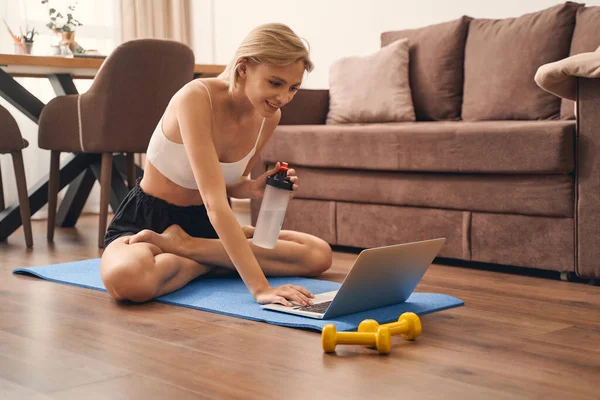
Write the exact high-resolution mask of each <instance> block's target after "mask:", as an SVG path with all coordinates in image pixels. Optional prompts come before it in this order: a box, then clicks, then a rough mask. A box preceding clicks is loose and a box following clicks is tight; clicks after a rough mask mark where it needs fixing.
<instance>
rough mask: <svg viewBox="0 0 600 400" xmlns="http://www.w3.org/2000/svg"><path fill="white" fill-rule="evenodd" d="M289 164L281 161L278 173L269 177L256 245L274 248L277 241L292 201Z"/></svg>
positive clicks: (255, 230) (255, 239) (256, 231)
mask: <svg viewBox="0 0 600 400" xmlns="http://www.w3.org/2000/svg"><path fill="white" fill-rule="evenodd" d="M287 171H288V164H287V163H285V162H282V163H281V169H280V170H279V172H278V173H277V174H274V175H270V176H268V177H267V186H266V187H265V195H264V197H263V200H262V204H261V206H260V211H259V212H258V220H257V221H256V227H255V229H254V236H253V237H252V243H253V244H254V245H256V246H260V247H264V248H266V249H272V248H273V247H275V244H276V243H277V238H278V237H279V232H280V231H281V225H283V218H284V217H285V211H286V210H287V206H288V203H289V201H290V193H291V191H292V190H293V189H292V186H293V183H292V182H291V181H290V179H289V178H288V176H287Z"/></svg>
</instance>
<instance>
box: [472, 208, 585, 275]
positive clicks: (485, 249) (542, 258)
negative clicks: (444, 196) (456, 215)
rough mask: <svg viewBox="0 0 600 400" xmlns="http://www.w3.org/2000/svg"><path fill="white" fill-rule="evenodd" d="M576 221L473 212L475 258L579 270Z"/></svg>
mask: <svg viewBox="0 0 600 400" xmlns="http://www.w3.org/2000/svg"><path fill="white" fill-rule="evenodd" d="M574 222H575V220H574V219H573V218H548V217H532V216H527V215H505V214H487V213H473V215H472V218H471V259H472V260H473V261H478V262H486V263H496V264H504V265H517V266H523V267H529V268H541V269H549V270H555V271H574V270H575V264H574V261H575V251H574V249H575V232H574V231H575V223H574Z"/></svg>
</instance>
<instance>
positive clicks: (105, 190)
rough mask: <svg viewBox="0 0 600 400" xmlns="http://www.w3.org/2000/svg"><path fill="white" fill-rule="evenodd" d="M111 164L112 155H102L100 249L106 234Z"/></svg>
mask: <svg viewBox="0 0 600 400" xmlns="http://www.w3.org/2000/svg"><path fill="white" fill-rule="evenodd" d="M112 163H113V156H112V153H102V168H101V170H100V221H99V223H98V247H100V248H102V247H104V234H105V233H106V219H107V218H108V202H109V200H110V182H111V176H112Z"/></svg>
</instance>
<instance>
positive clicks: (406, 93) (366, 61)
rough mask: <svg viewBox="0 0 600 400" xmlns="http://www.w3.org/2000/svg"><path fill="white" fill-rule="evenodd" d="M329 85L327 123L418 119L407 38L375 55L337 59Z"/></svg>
mask: <svg viewBox="0 0 600 400" xmlns="http://www.w3.org/2000/svg"><path fill="white" fill-rule="evenodd" d="M329 86H330V88H329V112H328V114H327V121H326V123H328V124H344V123H352V122H403V121H404V122H408V121H414V120H415V110H414V107H413V102H412V98H411V95H410V85H409V83H408V40H407V39H404V40H398V41H396V42H395V43H393V44H392V45H390V46H387V47H385V48H383V49H380V50H379V51H377V52H376V53H375V54H371V55H368V56H352V57H344V58H341V59H339V60H336V61H335V62H334V63H333V64H332V65H331V68H330V69H329Z"/></svg>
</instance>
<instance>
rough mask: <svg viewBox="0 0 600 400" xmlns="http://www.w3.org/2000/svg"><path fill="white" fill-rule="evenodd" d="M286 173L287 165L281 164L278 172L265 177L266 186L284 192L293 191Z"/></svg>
mask: <svg viewBox="0 0 600 400" xmlns="http://www.w3.org/2000/svg"><path fill="white" fill-rule="evenodd" d="M287 172H288V163H286V162H282V163H281V167H280V169H279V172H278V173H276V174H273V175H269V176H268V177H267V185H271V186H273V187H276V188H279V189H284V190H293V186H294V184H293V183H292V181H290V178H288V176H287Z"/></svg>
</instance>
